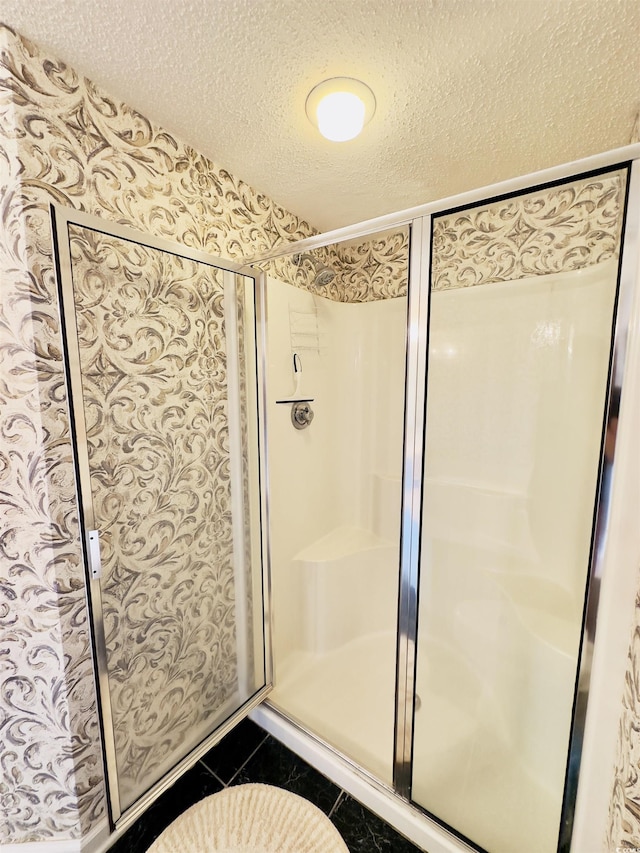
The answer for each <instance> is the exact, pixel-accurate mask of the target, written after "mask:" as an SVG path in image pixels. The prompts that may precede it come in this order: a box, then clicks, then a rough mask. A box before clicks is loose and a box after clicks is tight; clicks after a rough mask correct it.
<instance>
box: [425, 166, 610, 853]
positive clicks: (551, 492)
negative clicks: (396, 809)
mask: <svg viewBox="0 0 640 853" xmlns="http://www.w3.org/2000/svg"><path fill="white" fill-rule="evenodd" d="M625 190H626V170H624V169H622V170H618V171H613V172H609V173H605V174H601V175H598V176H595V177H593V176H592V177H588V178H585V179H582V180H574V181H572V182H567V183H564V184H560V185H556V186H552V187H547V188H540V189H538V190H535V191H532V192H529V193H526V194H520V195H517V196H513V197H511V198H507V199H503V200H500V201H496V202H493V203H487V204H484V205H477V206H474V207H472V208H469V209H465V210H456V211H450V212H446V213H443V214H440V215H438V216H437V217H434V218H433V222H432V258H431V288H430V291H431V292H430V307H429V344H428V369H427V377H428V378H427V394H426V396H427V409H426V434H425V442H426V444H425V455H424V467H423V477H424V492H423V507H422V539H421V556H420V580H419V604H418V620H419V621H418V634H417V647H416V663H417V666H416V682H415V693H416V705H415V719H414V727H413V770H412V781H411V785H412V799H413V800H414V801H415V802H416V803H418V804H419V805H420V806H422V807H423V808H424V809H425V810H427V811H428V812H430V813H431V814H432V815H434V816H435V817H436V818H437V819H438V820H440V821H441V822H443V823H445V824H446V825H448V826H449V827H451V828H452V829H453V830H454V831H455V832H456V834H459V835H461V836H462V837H464V838H465V839H468V840H470V841H471V842H473V843H474V844H475V845H477V846H479V847H481V848H484V849H486V850H487V851H490V853H513V851H514V850H517V851H519V853H552V851H555V850H556V849H557V846H558V837H559V828H560V819H561V809H562V798H563V790H564V786H565V774H566V768H567V756H568V748H569V737H570V727H571V720H572V712H573V711H572V709H573V702H574V690H575V686H576V679H577V674H578V673H577V666H578V655H579V649H580V642H581V636H582V624H583V610H584V601H585V588H586V583H587V577H588V571H589V565H590V560H591V547H592V534H593V529H594V507H595V504H596V498H597V492H598V488H599V479H598V478H599V470H600V463H601V453H603V454H604V442H603V417H604V412H605V406H606V402H607V394H608V383H609V367H610V360H611V345H612V335H613V323H614V320H615V304H616V294H617V281H618V264H619V254H620V234H621V228H622V222H623V216H624V206H625ZM605 465H606V456H605ZM592 640H593V636H592V635H591V637H590V641H592ZM588 652H589V649H586V653H587V659H588Z"/></svg>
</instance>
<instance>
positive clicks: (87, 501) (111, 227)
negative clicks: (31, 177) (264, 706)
mask: <svg viewBox="0 0 640 853" xmlns="http://www.w3.org/2000/svg"><path fill="white" fill-rule="evenodd" d="M51 219H52V231H53V244H54V254H55V261H56V276H57V280H58V294H59V303H60V318H61V327H62V330H61V331H62V339H63V349H64V352H65V373H66V384H67V398H68V405H69V414H70V425H71V434H72V446H73V456H74V466H75V475H76V497H77V503H78V510H79V512H78V516H79V525H80V531H81V539H82V550H83V556H84V563H85V575H86V594H87V606H88V609H89V614H90V619H89V631H90V635H91V639H92V651H93V656H94V675H95V680H96V693H97V696H98V703H99V708H98V715H99V722H100V735H101V742H102V752H103V756H102V757H103V766H104V777H105V780H106V798H107V802H108V810H109V817H110V822H111V825H112V827H114V828H115V830H116V831H117V832H118V834H120V833H121V832H123V831H124V830H125V829H126V828H127V827H128V826H130V825H131V824H132V823H133V822H134V821H135V820H136V819H137V818H138V817H139V816H140V815H141V814H142V813H143V812H144V811H145V810H146V809H147V808H148V806H149V805H151V803H152V802H153V801H154V800H156V799H157V797H159V796H160V794H162V793H163V791H165V790H166V789H167V788H168V787H170V786H171V785H172V784H173V783H174V782H175V781H176V780H177V779H178V778H179V777H180V776H181V775H182V774H183V773H184V772H186V771H187V770H189V769H190V768H191V767H192V766H193V765H194V764H195V763H196V762H197V761H198V760H199V759H200V758H201V757H202V756H203V755H205V754H206V752H208V751H209V750H210V749H211V748H212V747H213V746H215V744H216V743H217V742H218V741H219V740H220V739H221V738H222V737H224V736H225V735H226V734H227V733H228V732H229V731H231V730H232V729H233V728H234V727H235V726H236V725H237V723H239V722H240V721H241V720H242V719H244V718H245V717H246V716H247V714H248V713H249V712H250V711H251V710H252V709H253V708H255V707H256V705H258V704H260V702H262V701H263V700H264V698H265V697H266V696H267V695H268V694H269V693H270V691H271V689H272V682H273V667H272V643H271V617H270V611H271V605H270V594H271V585H270V577H269V559H268V555H269V541H268V535H269V534H268V524H266V517H267V516H266V512H267V508H266V497H265V490H264V488H263V484H264V483H265V482H266V462H265V456H266V454H265V453H264V452H263V448H264V447H265V446H266V428H265V417H264V395H263V393H262V389H263V388H264V385H265V381H264V369H265V364H264V316H263V311H264V308H263V306H264V293H263V289H262V288H263V285H262V282H261V280H260V277H259V276H258V275H256V272H255V270H253V269H251V268H249V267H247V266H246V265H244V264H237V263H235V262H233V261H230V260H227V259H223V258H219V257H216V256H214V255H211V254H209V253H206V252H203V251H200V250H197V249H192V248H190V247H187V246H184V245H182V244H178V243H174V242H172V241H169V240H165V239H163V238H159V237H155V236H153V235H150V234H147V233H142V232H139V231H137V230H135V229H132V228H129V227H127V226H121V225H118V224H117V223H114V222H110V221H108V220H105V219H103V218H101V217H97V216H92V215H90V214H86V213H82V212H80V211H76V210H72V209H70V208H66V207H62V206H61V205H58V204H51ZM69 226H77V227H79V228H85V229H88V230H90V231H95V232H99V233H101V234H104V235H107V236H113V237H116V238H119V239H121V240H123V241H128V242H130V243H134V244H138V245H140V246H143V247H146V248H150V249H154V250H157V251H159V252H164V253H167V254H170V255H174V256H178V257H180V258H184V259H186V260H190V261H194V262H196V263H199V264H203V265H205V266H207V267H211V268H214V269H218V270H221V271H222V272H223V280H224V284H225V291H227V292H228V290H229V286H233V284H234V280H235V276H236V275H240V276H243V277H244V278H246V279H251V280H253V294H254V297H253V299H254V306H253V312H254V326H255V329H254V331H255V343H254V347H253V349H254V352H253V354H252V357H253V358H254V361H255V365H254V366H255V373H256V389H255V396H256V401H255V402H256V404H257V412H256V421H257V427H256V431H257V435H256V445H257V447H256V450H257V472H256V476H255V480H256V482H255V483H254V486H255V487H256V489H257V492H258V494H259V509H258V510H257V512H258V514H259V518H258V525H259V528H258V530H257V531H256V534H255V537H252V540H253V541H252V542H251V543H250V544H251V548H252V554H253V555H254V556H255V555H257V556H258V557H259V559H260V563H261V566H262V569H261V572H262V584H261V586H262V588H261V597H262V612H263V620H262V626H261V627H262V641H263V642H262V649H263V654H264V658H263V663H264V675H265V679H264V685H263V686H262V687H261V688H259V689H258V690H256V691H255V692H254V693H253V694H252V695H251V696H250V697H249V698H248V699H247V700H246V701H245V702H243V703H242V704H241V705H240V706H239V707H238V708H237V709H236V710H235V711H234V712H233V713H231V715H230V716H229V717H227V718H226V719H225V720H224V721H223V722H222V723H221V724H220V725H219V726H218V727H217V728H215V730H213V731H212V732H211V733H210V734H209V735H208V736H206V737H205V739H204V740H202V741H201V742H200V743H199V744H198V745H197V746H196V747H195V748H194V749H192V750H190V751H189V752H188V754H186V755H184V756H183V758H182V759H181V760H179V761H178V762H177V763H176V764H175V765H174V766H173V767H172V769H171V770H169V772H167V773H166V774H165V775H164V776H163V777H162V778H161V779H160V780H159V781H158V782H156V783H155V784H154V785H153V786H152V787H150V788H149V789H148V790H147V791H146V792H145V793H144V794H142V796H140V797H139V798H138V799H136V801H135V802H134V803H133V805H131V806H130V807H129V808H127V809H124V808H123V807H122V805H121V802H120V794H119V789H118V770H117V760H116V747H115V738H114V723H113V717H112V709H111V701H110V689H109V676H108V656H107V645H106V638H105V624H104V617H103V602H102V593H101V587H100V572H99V570H98V567H97V565H96V561H97V560H98V558H99V543H98V541H97V536H96V530H95V527H96V521H95V514H94V508H93V499H92V492H91V484H90V478H91V472H90V468H89V456H88V445H87V427H86V422H85V416H84V407H83V402H82V371H81V362H80V351H79V343H78V328H77V323H76V310H75V301H74V294H73V282H72V261H71V252H70V245H69ZM225 298H227V297H225Z"/></svg>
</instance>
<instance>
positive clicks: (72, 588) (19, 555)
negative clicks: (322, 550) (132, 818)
mask: <svg viewBox="0 0 640 853" xmlns="http://www.w3.org/2000/svg"><path fill="white" fill-rule="evenodd" d="M0 117H1V120H0V170H1V172H0V178H1V193H0V195H1V198H2V207H1V211H2V213H1V215H2V230H1V234H0V264H1V266H0V270H1V274H2V289H1V292H0V360H1V361H0V363H1V365H2V373H1V376H0V412H1V415H0V433H1V439H2V443H1V449H0V503H1V509H0V518H1V519H2V530H1V533H0V561H1V563H2V565H1V568H0V578H1V580H0V636H1V642H0V662H1V663H0V666H1V675H0V679H1V683H0V739H1V740H2V745H1V746H2V764H1V767H0V774H1V775H0V809H1V810H2V814H3V818H4V819H3V820H2V822H0V841H1V842H6V843H9V842H13V843H18V842H27V841H39V840H46V839H63V838H77V837H79V836H80V835H81V834H83V833H86V832H87V831H88V830H89V829H90V828H91V827H92V826H93V825H95V822H96V820H97V819H98V818H99V817H100V816H101V815H103V814H104V808H105V806H104V795H103V771H102V760H101V754H100V749H99V740H98V722H97V716H96V708H95V690H94V683H93V668H92V662H91V654H90V645H89V631H88V626H87V608H86V601H85V590H84V576H83V568H82V556H81V552H80V547H79V530H78V524H77V509H76V499H75V484H74V472H73V465H72V459H71V445H70V438H69V425H68V420H67V403H66V392H65V381H64V372H63V363H62V354H61V344H60V334H59V317H58V308H57V298H56V287H55V280H54V272H53V265H52V246H51V238H50V222H49V210H48V204H49V202H50V201H51V200H54V201H58V202H60V203H61V204H64V205H67V206H71V207H75V208H77V209H79V210H85V211H87V212H91V213H94V214H98V215H101V216H104V217H105V218H107V219H111V220H115V221H118V222H120V223H123V224H127V225H131V226H133V227H136V228H138V229H141V230H145V231H148V232H150V233H152V234H155V235H158V236H163V237H167V238H169V239H172V240H176V241H180V242H183V243H185V244H186V245H188V246H194V247H197V248H202V249H204V250H205V251H208V252H211V253H213V254H217V255H222V256H226V257H230V258H241V257H243V256H249V255H253V254H255V253H256V252H260V251H262V252H263V251H266V250H267V249H268V248H270V247H272V246H274V245H276V244H278V243H280V242H282V241H283V240H287V241H289V240H296V239H300V238H303V237H308V236H310V234H311V233H312V229H311V228H310V227H309V226H308V225H307V224H306V223H304V222H302V221H300V220H298V219H297V218H296V217H295V216H293V215H291V214H289V213H287V212H286V211H284V210H283V209H282V208H279V207H278V206H277V205H275V204H274V203H273V202H271V201H270V200H269V199H268V198H267V197H266V196H264V195H261V194H260V193H258V192H256V191H254V190H253V189H251V188H250V187H249V186H247V185H246V184H244V183H242V181H239V180H237V179H236V178H234V177H233V176H232V175H230V174H229V173H228V172H225V171H224V170H223V169H220V168H218V167H217V166H215V165H214V164H212V163H211V162H209V161H208V160H206V159H205V158H204V157H202V156H201V155H199V154H198V153H197V152H195V151H193V150H192V149H191V148H189V147H188V146H186V145H184V143H182V142H180V141H179V140H176V139H175V138H173V137H172V136H171V135H169V134H167V133H165V132H164V131H163V130H162V129H160V128H158V127H157V126H155V125H154V124H153V123H152V122H150V121H148V120H147V119H146V118H144V117H143V116H141V115H139V114H138V113H136V112H135V111H133V110H131V109H130V108H128V107H127V106H125V105H123V104H121V103H118V102H117V101H114V100H113V99H111V98H109V97H108V96H107V95H105V93H103V92H102V91H100V90H99V89H98V88H97V87H95V86H94V85H93V84H92V83H91V82H90V81H88V80H84V79H82V78H81V77H79V76H78V75H77V74H76V73H75V72H74V71H73V70H72V69H71V68H69V67H68V66H66V65H65V64H64V63H62V62H60V61H58V60H56V59H54V58H51V57H49V56H47V55H45V54H43V53H42V52H41V51H40V50H39V49H38V48H37V47H36V46H35V45H33V44H32V43H31V42H29V41H27V40H26V39H23V38H21V37H20V36H18V35H16V34H14V33H13V32H12V31H11V30H10V29H8V28H6V27H2V28H0ZM105 390H106V389H105V388H104V387H103V389H102V392H101V393H103V394H104V393H105ZM223 585H224V584H223ZM5 816H6V817H5Z"/></svg>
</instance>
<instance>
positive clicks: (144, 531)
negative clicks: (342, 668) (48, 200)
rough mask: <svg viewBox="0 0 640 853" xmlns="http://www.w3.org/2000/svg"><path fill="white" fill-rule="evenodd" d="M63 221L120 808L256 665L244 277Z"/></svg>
mask: <svg viewBox="0 0 640 853" xmlns="http://www.w3.org/2000/svg"><path fill="white" fill-rule="evenodd" d="M69 233H70V252H71V268H72V278H73V298H74V303H75V312H76V322H77V326H78V343H79V355H80V366H81V374H82V400H81V401H76V405H78V404H81V405H82V406H83V409H84V419H85V421H86V432H87V450H88V458H89V469H90V490H91V496H90V497H91V503H92V509H93V515H94V519H93V526H94V527H95V528H96V529H97V530H98V531H99V535H100V551H101V560H102V568H103V575H102V579H101V600H102V617H103V624H104V635H105V643H106V657H107V671H108V687H109V691H108V692H109V700H110V708H111V716H112V720H113V737H114V740H115V761H116V764H117V779H118V789H119V796H120V806H121V809H122V810H123V811H124V810H126V809H127V808H128V807H129V806H130V805H131V804H132V803H133V802H135V800H136V799H137V798H138V797H140V796H141V795H142V794H143V793H144V792H145V791H146V790H147V789H148V788H150V787H151V786H152V785H153V784H154V783H155V782H157V781H158V780H159V779H160V778H161V777H162V776H163V775H164V774H165V773H166V772H167V771H168V770H169V769H170V768H171V767H173V766H174V765H175V764H176V763H177V762H178V761H180V760H181V759H182V758H183V757H184V756H185V755H187V754H188V752H189V751H190V750H191V749H193V748H194V747H195V746H196V745H197V744H198V743H199V742H200V741H202V740H203V739H204V738H205V737H206V736H208V735H209V734H210V733H211V732H212V731H213V730H214V729H215V727H216V726H217V725H219V724H220V723H221V722H222V721H224V720H225V719H226V718H227V717H228V716H230V714H231V713H232V712H234V711H235V710H237V709H238V708H239V707H240V705H241V704H242V703H243V702H244V701H245V700H246V699H247V698H248V697H250V696H251V695H252V694H253V693H255V692H256V690H257V689H258V688H259V687H261V686H262V685H263V684H264V680H265V672H264V652H263V648H262V630H263V629H262V624H263V618H262V597H261V584H262V580H261V566H260V556H259V547H258V550H257V551H256V541H257V542H258V543H259V514H258V507H259V504H258V503H257V488H256V487H257V476H256V467H255V466H256V464H257V456H256V429H255V422H254V421H255V415H252V412H254V411H255V382H256V379H255V364H254V361H255V359H254V356H253V352H254V325H253V324H254V319H253V308H252V305H253V301H252V288H251V285H252V280H250V279H244V278H243V277H241V276H237V277H236V276H233V275H231V274H229V273H224V272H223V271H222V270H220V269H217V268H215V267H211V266H209V265H206V264H204V263H198V262H196V261H194V260H191V259H188V258H184V257H180V256H177V255H175V254H170V253H167V252H162V251H159V250H158V249H154V248H150V247H147V246H142V245H139V244H137V243H133V242H130V241H127V240H122V239H119V238H116V237H113V236H111V235H108V234H103V233H98V232H96V231H92V230H89V229H86V228H80V227H78V226H72V227H70V229H69Z"/></svg>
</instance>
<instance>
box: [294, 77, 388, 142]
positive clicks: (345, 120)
mask: <svg viewBox="0 0 640 853" xmlns="http://www.w3.org/2000/svg"><path fill="white" fill-rule="evenodd" d="M306 110H307V116H308V118H309V121H310V122H311V123H312V124H313V125H315V127H317V128H318V130H319V131H320V133H321V134H322V135H323V136H324V137H325V139H329V140H331V141H332V142H346V141H347V140H349V139H355V137H356V136H358V134H359V133H360V132H361V131H362V128H363V127H364V126H365V124H367V123H368V122H369V121H371V118H372V116H373V114H374V112H375V111H376V99H375V97H374V94H373V92H372V91H371V89H370V88H369V87H368V86H367V85H365V84H364V83H362V82H361V81H360V80H355V79H354V78H353V77H332V78H331V79H329V80H323V82H322V83H318V85H317V86H315V87H314V88H313V89H312V90H311V92H309V96H308V97H307V104H306Z"/></svg>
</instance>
